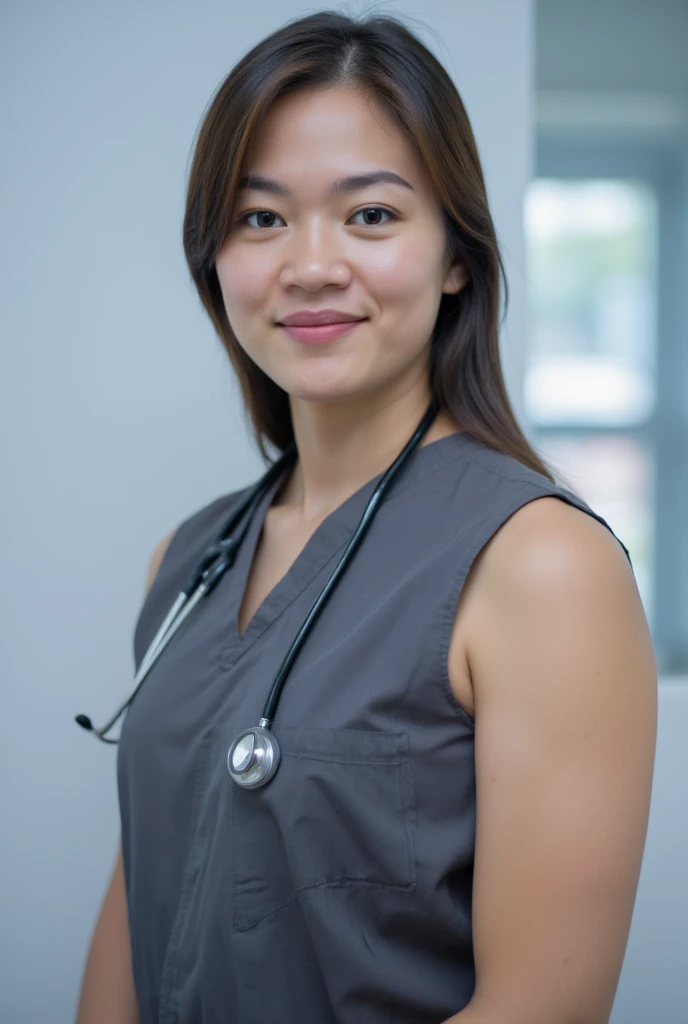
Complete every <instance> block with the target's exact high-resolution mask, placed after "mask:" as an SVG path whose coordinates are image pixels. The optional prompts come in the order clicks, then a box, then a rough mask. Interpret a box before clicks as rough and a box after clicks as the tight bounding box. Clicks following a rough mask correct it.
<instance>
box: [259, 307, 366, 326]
mask: <svg viewBox="0 0 688 1024" xmlns="http://www.w3.org/2000/svg"><path fill="white" fill-rule="evenodd" d="M365 319H366V317H364V316H356V314H355V313H346V312H344V310H341V309H318V310H315V309H301V310H299V311H298V312H296V313H290V314H289V316H285V318H284V319H283V320H278V321H277V322H278V323H279V324H283V325H285V326H287V327H321V326H323V325H324V324H345V323H351V322H352V321H354V320H365Z"/></svg>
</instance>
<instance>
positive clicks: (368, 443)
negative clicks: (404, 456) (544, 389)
mask: <svg viewBox="0 0 688 1024" xmlns="http://www.w3.org/2000/svg"><path fill="white" fill-rule="evenodd" d="M429 402H430V398H429V396H428V397H427V399H426V400H425V401H419V400H415V401H414V402H410V401H407V402H404V403H402V402H398V403H396V404H394V405H388V406H387V407H385V408H381V409H379V410H375V411H371V410H368V411H367V413H366V414H361V413H356V414H355V415H352V414H351V410H350V409H349V410H348V418H347V422H346V424H345V423H344V419H345V417H344V410H339V409H336V407H334V406H330V407H329V408H327V409H326V410H323V409H319V410H316V412H314V411H313V409H312V407H311V409H309V410H307V412H306V413H303V411H302V405H303V403H301V404H297V403H293V404H292V417H293V423H294V437H295V441H296V447H297V451H298V458H297V461H296V464H295V466H294V469H293V471H292V473H291V475H290V477H289V478H288V480H287V481H286V483H285V484H284V486H283V488H282V489H281V493H280V494H279V495H278V496H276V501H275V504H276V505H280V506H289V507H290V508H291V510H292V511H293V512H294V513H296V514H297V515H298V516H299V518H300V519H302V520H303V521H304V522H306V521H308V522H312V521H317V520H321V519H323V518H324V517H325V516H326V515H328V514H329V513H330V512H331V511H333V510H334V509H335V508H337V507H338V506H339V505H341V504H342V502H344V501H346V499H347V498H348V497H350V496H351V495H352V494H354V493H355V491H357V490H358V489H359V488H360V487H362V486H363V485H364V484H365V483H366V482H367V481H368V480H371V479H372V478H373V477H375V476H377V475H378V474H379V473H382V472H384V471H385V470H386V469H387V467H388V466H390V465H391V463H392V462H393V461H394V460H395V459H396V457H397V456H398V455H399V453H400V452H401V450H402V449H403V448H404V446H405V445H406V444H407V442H408V441H409V440H410V438H411V437H412V435H413V434H414V432H415V430H416V428H417V427H418V425H419V423H420V421H421V419H422V418H423V415H424V414H425V411H426V409H427V407H428V404H429ZM323 411H324V412H326V414H327V415H326V416H325V415H322V413H323ZM458 431H459V427H458V425H457V424H456V423H455V422H454V420H452V419H451V418H450V417H449V416H448V415H446V414H444V413H442V412H438V414H437V416H436V417H435V419H434V420H433V422H432V423H431V424H430V427H429V428H428V430H427V431H426V433H425V434H424V436H423V437H422V438H421V440H420V442H419V445H418V447H421V448H422V447H424V446H425V445H427V444H431V443H432V442H433V441H437V440H439V439H440V438H442V437H446V436H447V435H449V434H454V433H457V432H458Z"/></svg>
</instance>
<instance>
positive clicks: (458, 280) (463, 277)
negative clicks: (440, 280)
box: [442, 263, 468, 295]
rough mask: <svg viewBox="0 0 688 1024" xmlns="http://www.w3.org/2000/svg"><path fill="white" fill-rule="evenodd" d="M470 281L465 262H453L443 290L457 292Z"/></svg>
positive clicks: (451, 292) (449, 292)
mask: <svg viewBox="0 0 688 1024" xmlns="http://www.w3.org/2000/svg"><path fill="white" fill-rule="evenodd" d="M467 281H468V270H467V269H466V267H465V265H464V264H463V263H453V264H452V265H451V267H450V268H449V270H448V272H447V276H446V277H445V279H444V286H443V288H442V291H443V292H446V293H447V294H450V295H451V294H456V293H457V292H460V291H461V289H462V288H463V287H464V286H465V285H466V283H467Z"/></svg>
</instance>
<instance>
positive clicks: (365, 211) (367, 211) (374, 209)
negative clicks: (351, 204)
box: [354, 206, 397, 228]
mask: <svg viewBox="0 0 688 1024" xmlns="http://www.w3.org/2000/svg"><path fill="white" fill-rule="evenodd" d="M370 213H372V214H373V215H375V214H376V213H383V214H387V216H388V217H389V218H390V219H391V220H397V216H396V214H394V213H392V211H391V210H388V209H387V208H386V207H384V206H366V207H364V208H363V209H362V210H358V211H357V213H355V214H354V217H358V216H359V214H364V215H366V217H367V215H368V214H370ZM381 223H383V224H384V221H382V222H380V221H379V220H377V221H373V222H372V223H371V222H370V221H369V220H366V222H365V226H366V227H369V228H375V227H379V226H380V224H381Z"/></svg>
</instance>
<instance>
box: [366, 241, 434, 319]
mask: <svg viewBox="0 0 688 1024" xmlns="http://www.w3.org/2000/svg"><path fill="white" fill-rule="evenodd" d="M438 251H439V249H438V250H433V249H432V248H430V247H428V243H427V239H425V238H424V239H423V240H422V242H421V243H420V244H414V242H413V241H412V240H410V239H409V240H405V241H404V243H403V244H400V245H399V246H395V247H394V248H393V249H391V248H390V249H387V250H386V251H383V246H380V252H379V253H373V255H372V256H371V257H370V259H368V260H366V261H365V264H364V265H363V268H362V270H363V273H364V274H365V276H366V279H367V282H368V286H369V288H370V290H371V292H372V294H373V295H374V296H376V297H377V298H378V299H379V301H380V303H381V305H382V306H383V311H384V306H385V305H388V306H389V307H390V309H391V308H393V307H395V306H398V307H399V308H403V309H405V310H406V309H407V308H408V307H410V306H416V305H417V303H418V300H419V298H421V297H423V296H425V295H427V296H428V298H429V299H430V301H432V299H434V287H432V286H433V285H434V282H435V281H436V279H437V276H438V274H439V273H440V267H439V265H438V263H437V253H438ZM429 292H430V293H432V294H428V293H429Z"/></svg>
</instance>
